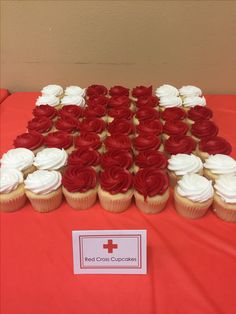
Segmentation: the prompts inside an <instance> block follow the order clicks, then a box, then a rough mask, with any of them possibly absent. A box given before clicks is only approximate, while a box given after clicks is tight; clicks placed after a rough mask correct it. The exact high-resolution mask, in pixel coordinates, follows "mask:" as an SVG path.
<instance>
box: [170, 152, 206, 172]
mask: <svg viewBox="0 0 236 314" xmlns="http://www.w3.org/2000/svg"><path fill="white" fill-rule="evenodd" d="M202 168H203V164H202V161H201V159H200V158H199V157H197V156H195V155H193V154H191V155H188V154H177V155H172V156H171V158H170V159H169V160H168V169H169V170H170V171H174V173H175V174H176V175H177V176H183V175H185V174H188V173H198V172H199V171H200V170H201V169H202Z"/></svg>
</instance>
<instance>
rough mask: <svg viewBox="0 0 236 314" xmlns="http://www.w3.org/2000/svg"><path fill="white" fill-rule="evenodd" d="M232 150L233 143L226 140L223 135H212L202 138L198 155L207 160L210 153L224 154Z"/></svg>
mask: <svg viewBox="0 0 236 314" xmlns="http://www.w3.org/2000/svg"><path fill="white" fill-rule="evenodd" d="M231 152H232V146H231V144H230V143H229V142H228V141H226V140H225V139H224V138H223V137H220V136H212V137H209V138H205V139H202V140H201V141H200V142H199V143H198V147H197V155H198V156H199V157H200V158H201V159H202V160H205V159H207V158H208V157H209V155H215V154H224V155H230V153H231Z"/></svg>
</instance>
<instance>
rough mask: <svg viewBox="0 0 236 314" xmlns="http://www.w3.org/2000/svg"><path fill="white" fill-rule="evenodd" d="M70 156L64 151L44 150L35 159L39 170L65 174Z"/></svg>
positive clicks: (55, 149) (53, 148) (56, 149)
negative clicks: (56, 171)
mask: <svg viewBox="0 0 236 314" xmlns="http://www.w3.org/2000/svg"><path fill="white" fill-rule="evenodd" d="M67 158H68V155H67V153H66V151H65V150H64V149H59V148H55V147H52V148H44V149H43V150H42V151H40V152H39V153H38V154H37V155H36V157H35V158H34V165H35V167H36V168H37V169H38V170H58V171H60V172H63V171H64V169H65V166H66V165H67Z"/></svg>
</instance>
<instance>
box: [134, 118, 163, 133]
mask: <svg viewBox="0 0 236 314" xmlns="http://www.w3.org/2000/svg"><path fill="white" fill-rule="evenodd" d="M162 129H163V127H162V123H161V122H160V121H159V120H157V119H156V120H151V121H149V120H143V121H141V122H140V123H139V125H137V127H136V132H137V133H138V134H142V135H144V134H152V135H160V134H161V133H162Z"/></svg>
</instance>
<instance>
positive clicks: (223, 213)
mask: <svg viewBox="0 0 236 314" xmlns="http://www.w3.org/2000/svg"><path fill="white" fill-rule="evenodd" d="M214 188H215V193H214V201H213V206H212V208H213V211H214V212H215V214H216V215H217V216H218V217H219V218H221V219H223V220H225V221H228V222H236V175H232V174H227V175H220V176H219V177H218V178H217V179H216V183H215V185H214Z"/></svg>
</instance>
